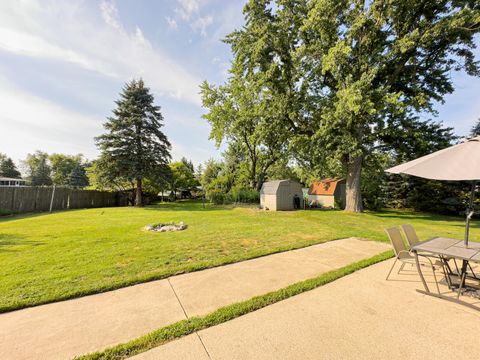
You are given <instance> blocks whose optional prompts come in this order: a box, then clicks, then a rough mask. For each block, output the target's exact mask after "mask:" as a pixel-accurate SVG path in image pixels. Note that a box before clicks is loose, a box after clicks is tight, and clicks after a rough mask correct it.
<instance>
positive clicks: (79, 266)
mask: <svg viewBox="0 0 480 360" xmlns="http://www.w3.org/2000/svg"><path fill="white" fill-rule="evenodd" d="M168 221H174V222H180V221H183V222H185V223H186V224H187V225H188V229H187V230H185V231H180V232H174V233H152V232H145V231H142V227H143V226H145V225H146V224H149V223H158V222H168ZM402 223H411V224H413V225H414V226H415V228H416V229H417V231H418V233H419V235H420V237H422V238H427V237H431V236H435V235H443V236H450V237H456V238H462V236H463V221H462V219H460V218H451V217H444V216H436V215H430V214H419V213H412V212H396V211H385V212H377V213H363V214H348V213H344V212H341V211H318V210H317V211H313V210H312V211H297V212H264V211H259V210H257V209H255V208H254V207H214V206H207V208H206V209H203V208H202V204H201V203H192V202H187V203H179V204H160V205H155V206H150V207H145V208H140V209H137V208H132V207H123V208H102V209H86V210H71V211H64V212H57V213H53V214H30V215H21V216H15V217H6V218H1V219H0V311H8V310H13V309H17V308H21V307H26V306H32V305H37V304H41V303H46V302H51V301H57V300H61V299H67V298H72V297H78V296H81V295H85V294H92V293H96V292H100V291H105V290H109V289H114V288H119V287H123V286H127V285H130V284H134V283H138V282H145V281H149V280H153V279H159V278H163V277H166V276H169V275H172V274H177V273H182V272H188V271H194V270H198V269H203V268H206V267H212V266H218V265H221V264H226V263H231V262H236V261H241V260H245V259H249V258H253V257H258V256H261V255H265V254H270V253H273V252H278V251H284V250H288V249H292V248H298V247H304V246H307V245H311V244H315V243H320V242H325V241H329V240H334V239H340V238H346V237H351V236H356V237H362V238H368V239H372V240H378V241H388V240H387V237H386V235H385V233H384V231H383V229H384V228H385V227H388V226H394V225H399V224H402ZM475 225H477V224H475ZM479 234H480V231H479V229H478V226H474V227H473V229H472V237H473V238H475V237H478V235H479Z"/></svg>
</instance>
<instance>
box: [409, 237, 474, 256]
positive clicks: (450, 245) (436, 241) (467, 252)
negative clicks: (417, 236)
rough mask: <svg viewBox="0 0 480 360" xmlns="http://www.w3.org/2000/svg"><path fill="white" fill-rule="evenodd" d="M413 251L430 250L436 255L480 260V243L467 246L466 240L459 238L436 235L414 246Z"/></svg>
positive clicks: (471, 243)
mask: <svg viewBox="0 0 480 360" xmlns="http://www.w3.org/2000/svg"><path fill="white" fill-rule="evenodd" d="M412 251H415V252H430V253H432V254H436V255H443V256H447V257H453V258H456V259H461V260H471V261H476V262H480V243H475V242H470V243H468V247H466V246H465V243H464V241H463V240H458V239H450V238H445V237H435V238H433V239H430V240H427V241H423V242H421V243H419V244H417V245H415V246H412Z"/></svg>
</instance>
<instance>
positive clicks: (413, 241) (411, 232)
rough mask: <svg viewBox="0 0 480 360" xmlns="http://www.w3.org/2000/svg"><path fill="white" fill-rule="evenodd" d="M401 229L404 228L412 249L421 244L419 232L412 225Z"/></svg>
mask: <svg viewBox="0 0 480 360" xmlns="http://www.w3.org/2000/svg"><path fill="white" fill-rule="evenodd" d="M400 227H401V228H402V230H403V233H404V234H405V237H406V238H407V242H408V245H410V248H412V246H415V245H417V244H418V243H419V242H420V239H419V238H418V235H417V232H416V231H415V229H414V228H413V226H412V225H410V224H404V225H400Z"/></svg>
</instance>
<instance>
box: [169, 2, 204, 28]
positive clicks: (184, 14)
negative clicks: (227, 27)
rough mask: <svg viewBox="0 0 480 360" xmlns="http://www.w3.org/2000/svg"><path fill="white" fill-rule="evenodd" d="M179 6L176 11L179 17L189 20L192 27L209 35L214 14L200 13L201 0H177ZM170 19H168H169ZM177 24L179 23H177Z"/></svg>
mask: <svg viewBox="0 0 480 360" xmlns="http://www.w3.org/2000/svg"><path fill="white" fill-rule="evenodd" d="M177 2H178V5H179V7H177V8H175V10H174V12H175V14H176V15H177V18H179V19H180V20H183V21H185V22H187V23H188V24H189V25H190V28H191V29H192V30H193V31H194V32H196V33H200V34H201V35H202V36H207V28H208V27H209V26H210V25H212V23H213V16H212V15H206V16H202V15H201V13H200V1H199V0H177ZM167 21H168V19H167ZM175 25H177V24H176V23H175Z"/></svg>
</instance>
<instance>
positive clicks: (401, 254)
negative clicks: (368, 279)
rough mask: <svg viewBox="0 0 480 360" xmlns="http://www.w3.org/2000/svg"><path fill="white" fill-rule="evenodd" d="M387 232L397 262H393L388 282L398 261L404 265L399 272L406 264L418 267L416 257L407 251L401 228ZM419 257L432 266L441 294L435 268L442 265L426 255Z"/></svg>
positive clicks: (386, 230) (393, 228)
mask: <svg viewBox="0 0 480 360" xmlns="http://www.w3.org/2000/svg"><path fill="white" fill-rule="evenodd" d="M385 232H386V233H387V235H388V238H389V239H390V243H391V244H392V247H393V251H394V252H395V261H394V262H393V265H392V267H391V268H390V271H389V272H388V275H387V277H386V279H385V280H388V278H389V277H390V274H391V273H392V271H393V268H394V267H395V264H396V263H397V261H400V262H401V263H402V266H401V267H400V269H399V270H398V272H400V271H402V270H403V267H404V266H405V264H411V265H416V260H415V256H414V255H413V254H412V253H410V251H408V250H407V247H406V246H405V243H404V242H403V237H402V234H401V232H400V229H399V228H397V227H392V228H388V229H385ZM418 256H421V257H422V258H425V259H427V260H428V262H429V264H428V265H430V267H431V268H432V271H433V276H434V278H435V284H436V285H437V290H438V292H439V293H440V289H439V287H438V281H437V276H436V274H435V266H438V267H440V266H441V263H440V262H439V261H438V260H434V261H433V262H432V260H430V259H429V257H428V256H426V255H422V254H418ZM421 265H422V266H425V265H426V264H421Z"/></svg>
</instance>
